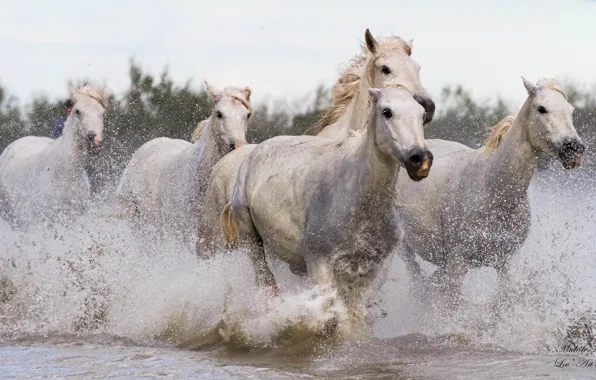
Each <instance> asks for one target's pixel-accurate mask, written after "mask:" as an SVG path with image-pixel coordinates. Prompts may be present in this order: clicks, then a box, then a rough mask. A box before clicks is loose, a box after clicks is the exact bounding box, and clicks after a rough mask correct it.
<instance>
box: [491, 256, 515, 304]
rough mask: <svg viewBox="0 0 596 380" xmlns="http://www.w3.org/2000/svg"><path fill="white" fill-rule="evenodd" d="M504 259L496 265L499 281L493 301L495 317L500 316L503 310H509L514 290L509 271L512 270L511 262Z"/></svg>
mask: <svg viewBox="0 0 596 380" xmlns="http://www.w3.org/2000/svg"><path fill="white" fill-rule="evenodd" d="M508 258H509V257H507V258H503V259H501V260H499V261H498V262H497V263H496V264H495V270H496V271H497V277H498V279H499V283H498V288H497V292H496V294H495V296H494V299H493V301H492V309H493V312H494V313H495V315H497V316H498V315H499V314H500V313H501V312H502V311H503V309H505V308H507V304H508V303H509V301H510V291H511V288H512V283H511V276H510V275H509V270H510V268H511V265H510V264H511V260H509V259H508Z"/></svg>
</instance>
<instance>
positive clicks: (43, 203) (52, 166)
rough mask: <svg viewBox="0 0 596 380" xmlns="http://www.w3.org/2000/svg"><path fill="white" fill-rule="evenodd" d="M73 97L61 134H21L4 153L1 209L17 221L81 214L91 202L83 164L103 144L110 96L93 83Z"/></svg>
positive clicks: (1, 157)
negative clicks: (71, 107)
mask: <svg viewBox="0 0 596 380" xmlns="http://www.w3.org/2000/svg"><path fill="white" fill-rule="evenodd" d="M70 97H71V99H72V100H73V102H74V106H73V111H72V113H71V114H70V116H69V117H68V119H67V120H66V122H65V124H64V132H63V135H62V136H61V137H59V138H57V139H56V140H52V139H50V138H47V137H35V136H27V137H22V138H20V139H18V140H16V141H14V142H13V143H11V144H10V145H8V146H7V147H6V149H4V152H2V155H0V214H2V217H4V218H5V219H6V220H7V221H10V222H11V223H12V224H13V225H15V226H19V225H25V224H31V223H32V222H33V223H34V222H38V221H41V220H42V219H48V220H55V217H59V216H63V215H65V214H71V213H80V212H83V211H84V210H85V209H86V208H87V204H88V202H89V201H90V198H91V190H90V184H89V178H88V176H87V173H86V171H85V165H86V163H87V162H88V160H90V159H93V158H94V157H95V156H97V154H98V153H99V151H100V148H101V143H102V134H103V125H104V120H103V119H104V112H105V109H106V107H107V98H106V96H105V89H104V88H100V87H93V86H90V85H86V86H83V87H81V88H78V89H74V88H71V89H70Z"/></svg>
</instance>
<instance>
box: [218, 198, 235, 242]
mask: <svg viewBox="0 0 596 380" xmlns="http://www.w3.org/2000/svg"><path fill="white" fill-rule="evenodd" d="M219 222H220V224H221V228H222V230H223V233H224V237H225V239H226V242H227V243H228V244H229V245H230V246H232V247H233V246H235V245H236V244H238V223H237V222H236V220H235V219H234V216H232V202H228V203H227V204H226V205H225V207H224V209H223V211H222V212H221V215H220V216H219Z"/></svg>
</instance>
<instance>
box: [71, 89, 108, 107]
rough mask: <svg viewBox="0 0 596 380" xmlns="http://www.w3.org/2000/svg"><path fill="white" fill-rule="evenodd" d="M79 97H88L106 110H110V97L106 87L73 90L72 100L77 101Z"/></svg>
mask: <svg viewBox="0 0 596 380" xmlns="http://www.w3.org/2000/svg"><path fill="white" fill-rule="evenodd" d="M78 96H86V97H89V98H91V99H93V100H95V101H97V102H98V103H99V104H100V105H101V106H102V107H103V108H104V109H107V108H108V97H107V95H106V90H105V88H104V87H96V86H91V85H88V84H87V85H85V86H83V87H80V88H78V89H71V92H70V98H71V99H72V100H73V101H76V98H77V97H78Z"/></svg>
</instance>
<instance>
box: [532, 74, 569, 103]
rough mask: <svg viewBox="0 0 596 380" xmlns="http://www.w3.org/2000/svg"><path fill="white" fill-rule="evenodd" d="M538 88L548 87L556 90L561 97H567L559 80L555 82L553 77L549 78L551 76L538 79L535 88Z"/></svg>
mask: <svg viewBox="0 0 596 380" xmlns="http://www.w3.org/2000/svg"><path fill="white" fill-rule="evenodd" d="M539 88H550V89H551V90H555V91H557V92H558V93H560V94H561V95H563V97H564V98H565V99H567V94H565V91H563V88H562V87H561V85H560V84H559V82H557V81H556V80H554V79H551V78H545V79H540V80H539V81H538V83H536V89H539Z"/></svg>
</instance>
